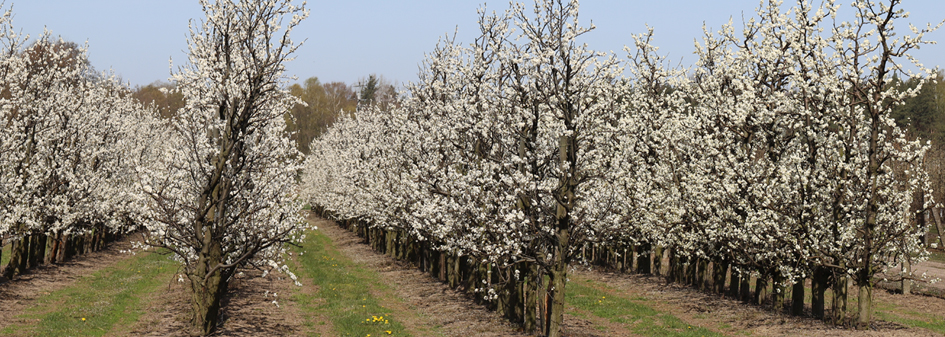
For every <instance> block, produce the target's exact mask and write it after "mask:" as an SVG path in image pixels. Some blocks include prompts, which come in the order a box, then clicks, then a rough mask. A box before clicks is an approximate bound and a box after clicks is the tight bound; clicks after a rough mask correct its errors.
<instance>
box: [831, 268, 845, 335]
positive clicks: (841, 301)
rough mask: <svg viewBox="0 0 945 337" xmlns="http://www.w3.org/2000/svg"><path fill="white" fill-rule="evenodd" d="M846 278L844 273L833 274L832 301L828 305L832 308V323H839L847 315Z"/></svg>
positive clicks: (841, 322)
mask: <svg viewBox="0 0 945 337" xmlns="http://www.w3.org/2000/svg"><path fill="white" fill-rule="evenodd" d="M847 289H848V288H847V278H846V276H845V275H843V274H840V273H837V275H834V283H833V301H831V303H830V307H831V309H832V310H833V312H832V314H833V318H832V319H831V321H832V323H833V324H836V325H841V324H843V320H844V319H845V318H846V315H847Z"/></svg>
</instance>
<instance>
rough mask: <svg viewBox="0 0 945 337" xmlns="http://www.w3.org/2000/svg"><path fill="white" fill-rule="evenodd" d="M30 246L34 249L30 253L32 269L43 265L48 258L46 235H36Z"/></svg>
mask: <svg viewBox="0 0 945 337" xmlns="http://www.w3.org/2000/svg"><path fill="white" fill-rule="evenodd" d="M30 245H31V246H32V247H33V251H32V252H30V268H35V267H38V266H39V265H41V264H43V261H44V260H45V258H46V234H37V235H34V236H33V240H32V243H31V244H30Z"/></svg>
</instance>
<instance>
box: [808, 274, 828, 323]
mask: <svg viewBox="0 0 945 337" xmlns="http://www.w3.org/2000/svg"><path fill="white" fill-rule="evenodd" d="M829 277H830V275H829V272H828V271H827V270H826V269H825V268H824V267H815V268H814V277H813V278H811V300H810V310H811V314H812V315H813V316H814V317H816V318H823V317H824V303H825V300H824V293H825V292H826V291H827V279H828V278H829Z"/></svg>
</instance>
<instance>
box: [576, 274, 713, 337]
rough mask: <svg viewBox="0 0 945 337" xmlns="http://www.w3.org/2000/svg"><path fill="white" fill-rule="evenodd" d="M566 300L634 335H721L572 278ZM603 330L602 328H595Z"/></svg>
mask: <svg viewBox="0 0 945 337" xmlns="http://www.w3.org/2000/svg"><path fill="white" fill-rule="evenodd" d="M566 298H567V303H568V304H569V305H571V306H573V307H575V308H576V309H577V310H579V311H586V312H589V313H591V314H592V315H594V316H597V317H600V318H603V319H607V320H609V321H610V322H612V323H619V324H623V325H625V326H626V327H627V328H628V329H629V330H630V331H632V332H633V333H635V334H640V335H645V336H696V337H699V336H722V335H721V334H719V333H717V332H714V331H711V330H708V329H706V328H702V327H698V326H693V325H691V324H687V323H685V322H683V321H682V320H680V319H679V318H677V317H676V316H673V315H672V314H670V313H665V312H660V311H658V310H656V309H653V308H652V307H650V306H648V305H646V304H645V303H647V302H649V300H647V299H645V298H630V299H628V298H623V297H620V296H619V295H617V291H616V290H615V289H613V288H611V287H609V286H607V285H605V284H602V283H599V282H593V281H590V280H585V279H575V278H572V279H571V282H570V283H568V290H567V292H566ZM599 329H604V330H605V329H606V327H599Z"/></svg>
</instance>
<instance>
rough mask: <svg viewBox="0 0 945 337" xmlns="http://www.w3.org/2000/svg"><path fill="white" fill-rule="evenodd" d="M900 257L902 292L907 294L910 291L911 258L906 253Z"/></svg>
mask: <svg viewBox="0 0 945 337" xmlns="http://www.w3.org/2000/svg"><path fill="white" fill-rule="evenodd" d="M904 255H906V256H903V258H902V294H903V295H909V294H911V293H912V261H911V260H912V259H911V258H909V256H908V254H904Z"/></svg>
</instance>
